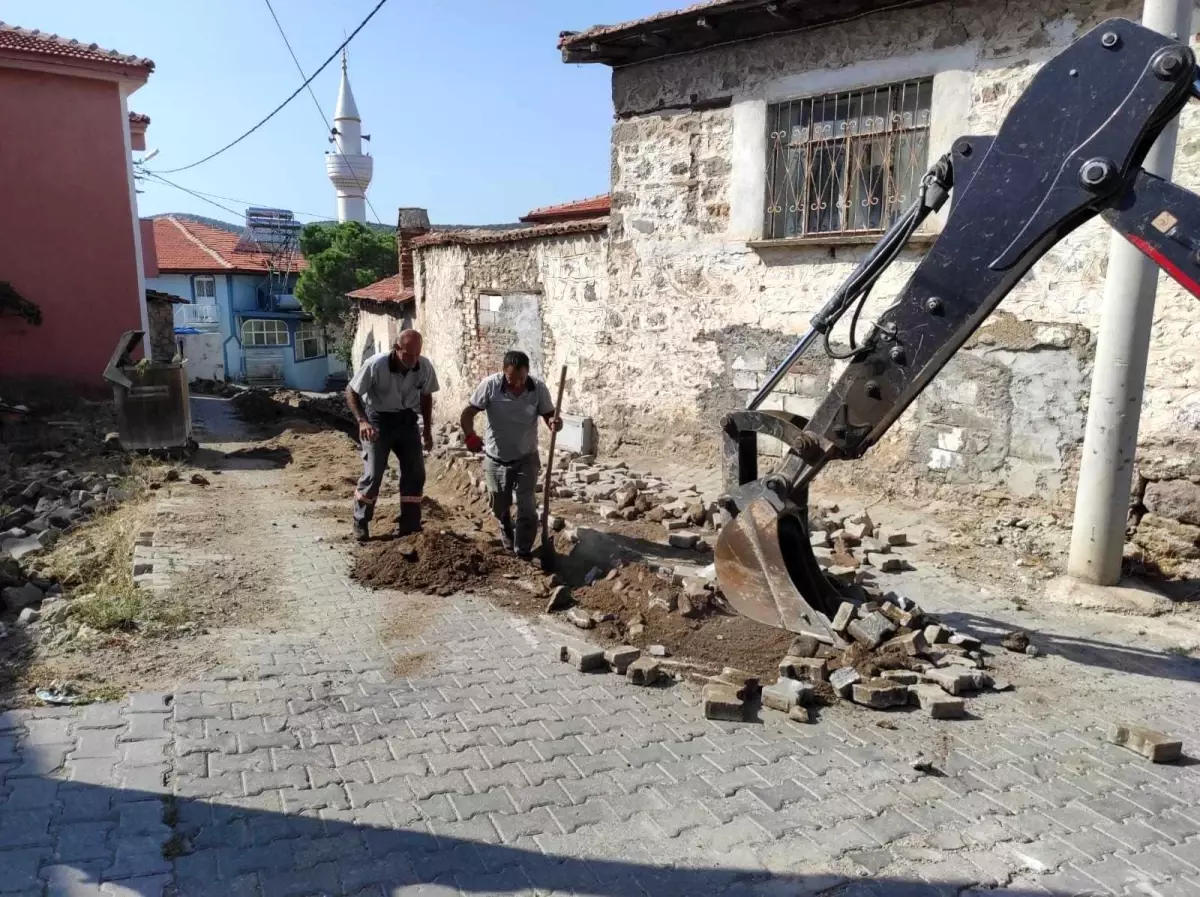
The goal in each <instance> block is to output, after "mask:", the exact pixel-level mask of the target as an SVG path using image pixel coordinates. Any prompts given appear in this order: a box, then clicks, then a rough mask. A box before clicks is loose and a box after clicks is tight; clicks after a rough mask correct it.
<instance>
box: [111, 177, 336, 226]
mask: <svg viewBox="0 0 1200 897" xmlns="http://www.w3.org/2000/svg"><path fill="white" fill-rule="evenodd" d="M135 164H136V163H135ZM144 174H145V176H146V177H152V178H153V179H154V180H155V181H157V182H160V183H162V184H165V185H166V186H168V187H174V188H175V189H176V190H182V191H183V192H184V193H190V194H191V195H192V196H195V197H196V198H197V199H204V197H208V198H209V199H224V200H226V201H227V202H239V203H242V204H244V205H247V206H265V205H268V204H267V203H262V202H255V201H254V200H252V199H240V198H238V197H236V196H222V195H221V194H220V193H207V192H205V191H204V190H195V189H192V188H190V187H185V186H183V185H182V184H176V183H175V182H174V181H169V180H167V179H166V178H164V177H163V176H162V175H160V174H157V173H152V172H149V171H147V172H144ZM214 205H215V203H214ZM218 208H222V209H225V206H218ZM225 211H227V212H232V210H231V209H225ZM232 213H233V214H234V215H238V216H241V214H242V213H241V212H232ZM292 214H293V215H303V216H304V217H306V218H318V219H323V220H328V218H329V216H328V215H325V214H322V213H320V212H295V211H293V212H292Z"/></svg>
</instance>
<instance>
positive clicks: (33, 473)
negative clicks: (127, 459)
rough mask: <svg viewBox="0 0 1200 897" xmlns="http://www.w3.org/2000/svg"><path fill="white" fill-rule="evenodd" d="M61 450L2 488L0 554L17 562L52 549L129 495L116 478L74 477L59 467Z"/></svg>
mask: <svg viewBox="0 0 1200 897" xmlns="http://www.w3.org/2000/svg"><path fill="white" fill-rule="evenodd" d="M61 459H62V455H61V454H60V453H59V452H44V453H43V454H42V461H43V462H47V463H42V464H37V465H31V466H28V467H24V468H21V469H20V470H19V471H18V472H17V474H16V476H15V478H14V480H13V481H11V482H9V483H8V484H7V485H5V486H4V487H3V489H2V490H0V506H8V507H10V508H12V510H10V511H8V512H7V513H5V514H3V515H2V516H0V551H4V552H7V553H8V554H10V555H12V556H13V557H14V558H21V557H23V556H24V555H26V554H31V553H33V552H36V551H39V550H41V549H43V548H46V547H48V546H49V545H51V544H52V543H53V541H54V539H55V538H56V537H57V536H58V535H59V534H61V533H64V532H69V531H70V530H71V529H73V528H74V527H75V526H77V525H78V524H80V523H82V522H83V521H85V520H87V519H89V518H91V517H92V516H94V515H95V514H97V513H100V512H103V511H108V510H111V509H112V508H114V507H116V505H117V504H118V503H119V502H122V501H124V500H125V499H127V498H128V497H129V493H128V492H127V491H126V490H125V489H122V488H121V485H120V483H121V477H120V476H119V475H117V474H112V473H110V474H98V473H75V472H73V471H71V470H70V469H66V468H60V469H58V470H55V469H54V466H56V465H54V462H57V461H61Z"/></svg>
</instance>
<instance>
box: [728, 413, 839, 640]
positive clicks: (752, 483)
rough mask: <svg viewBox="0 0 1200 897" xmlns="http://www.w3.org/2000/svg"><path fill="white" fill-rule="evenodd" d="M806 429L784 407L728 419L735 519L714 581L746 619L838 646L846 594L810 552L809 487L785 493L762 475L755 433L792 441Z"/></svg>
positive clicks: (731, 508) (730, 503)
mask: <svg viewBox="0 0 1200 897" xmlns="http://www.w3.org/2000/svg"><path fill="white" fill-rule="evenodd" d="M803 427H804V420H803V419H802V418H798V417H795V416H793V415H785V414H783V413H780V412H771V411H765V412H757V411H744V412H736V413H734V414H731V415H728V416H727V417H726V419H725V427H724V429H725V433H726V453H725V457H726V477H727V485H729V486H732V487H734V488H732V489H731V491H730V493H729V494H728V495H727V496H726V499H725V501H726V507H727V508H728V509H729V511H730V519H728V520H727V522H726V523H725V524H724V525H723V526H722V527H721V533H720V535H719V536H718V537H717V546H716V572H717V581H718V582H719V583H720V586H721V591H722V593H723V594H724V595H725V600H726V601H727V602H729V604H730V606H731V607H732V608H733V609H734V610H735V611H737V612H738V613H739V614H741V615H742V616H745V617H749V618H750V619H752V620H756V621H758V622H759V623H764V624H766V625H767V626H774V627H776V628H779V629H786V630H789V631H790V632H796V633H807V634H810V635H813V636H816V637H817V638H819V639H820V640H821V641H823V642H826V643H828V644H833V645H840V644H841V643H842V640H841V638H840V637H839V636H838V635H837V634H836V633H835V632H833V630H832V629H831V628H830V625H829V621H830V619H831V618H832V617H833V615H834V614H835V613H836V612H837V607H838V605H839V603H840V602H841V600H842V597H843V595H842V593H841V591H840V590H839V589H838V587H837V586H836V585H835V584H834V583H833V582H832V581H831V580H830V579H829V578H828V577H827V576H826V575H825V571H824V570H823V569H822V568H821V566H820V564H818V563H817V558H816V555H815V554H814V553H813V550H812V540H811V538H810V535H809V528H808V507H807V502H808V491H807V489H803V488H802V489H799V490H796V491H793V492H791V493H790V494H789V495H787V496H784V495H782V494H781V491H780V490H778V489H776V488H772V485H773V484H772V483H771V478H770V477H768V478H766V479H765V480H758V479H757V465H758V459H757V455H758V442H757V437H758V435H759V434H760V433H765V434H766V435H770V436H774V437H776V438H778V439H781V440H782V441H784V442H785V444H788V443H790V442H792V441H794V440H795V439H798V438H799V435H798V434H799V433H800V431H802V430H803Z"/></svg>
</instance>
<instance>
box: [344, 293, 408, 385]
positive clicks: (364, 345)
mask: <svg viewBox="0 0 1200 897" xmlns="http://www.w3.org/2000/svg"><path fill="white" fill-rule="evenodd" d="M356 305H357V307H358V314H357V322H356V326H355V330H354V344H353V349H352V350H351V351H352V353H353V358H352V364H351V369H352V370H353V371H357V370H358V368H359V366H360V365H361V364H362V363H363V362H364V361H366V360H367V359H368V358H370V357H371V356H372V355H376V354H378V353H380V352H386V351H388V350H389V349H391V347H392V346H393V345H394V344H395V342H396V337H398V336H399V335H400V332H401V331H403V330H405V329H407V328H409V327H411V326H412V323H413V319H412V311H411V309H412V304H411V303H406V304H405V305H403V306H401V305H400V304H398V303H378V302H358V303H356Z"/></svg>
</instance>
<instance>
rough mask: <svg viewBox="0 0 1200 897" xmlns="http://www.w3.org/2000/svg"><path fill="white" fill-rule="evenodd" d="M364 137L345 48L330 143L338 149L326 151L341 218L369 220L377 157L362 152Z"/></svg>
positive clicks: (327, 169) (345, 219)
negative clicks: (370, 189) (369, 190)
mask: <svg viewBox="0 0 1200 897" xmlns="http://www.w3.org/2000/svg"><path fill="white" fill-rule="evenodd" d="M363 139H364V138H363V133H362V119H360V118H359V117H358V107H357V106H356V105H355V104H354V94H353V93H352V92H351V90H350V78H349V76H348V75H347V74H346V51H345V50H342V84H341V86H340V87H339V88H338V98H337V109H336V111H335V112H334V113H333V136H331V137H330V143H333V144H335V145H336V146H337V150H336V151H334V152H328V153H326V154H325V173H326V174H328V175H329V180H331V181H332V182H333V186H334V188H335V189H336V190H337V217H338V221H361V222H362V223H363V224H366V223H367V201H366V194H367V186H368V185H369V184H370V183H371V175H372V174H373V173H374V160H373V159H372V158H371V157H370V156H367V155H364V154H363V151H362V142H363ZM366 139H367V140H370V139H371V138H370V137H367V138H366Z"/></svg>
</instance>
